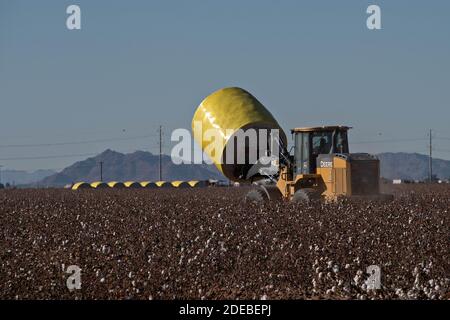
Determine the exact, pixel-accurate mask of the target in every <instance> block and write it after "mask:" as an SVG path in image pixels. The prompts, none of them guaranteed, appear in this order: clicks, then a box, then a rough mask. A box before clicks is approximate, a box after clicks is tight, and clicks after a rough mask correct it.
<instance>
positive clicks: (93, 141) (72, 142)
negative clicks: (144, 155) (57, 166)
mask: <svg viewBox="0 0 450 320" xmlns="http://www.w3.org/2000/svg"><path fill="white" fill-rule="evenodd" d="M150 137H155V134H147V135H143V136H134V137H123V138H120V137H117V138H106V139H96V140H81V141H68V142H55V143H34V144H7V145H0V148H30V147H53V146H66V145H76V144H90V143H99V142H112V141H127V140H138V139H145V138H150Z"/></svg>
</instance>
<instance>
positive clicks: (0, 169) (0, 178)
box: [0, 165, 3, 184]
mask: <svg viewBox="0 0 450 320" xmlns="http://www.w3.org/2000/svg"><path fill="white" fill-rule="evenodd" d="M2 167H3V166H2V165H0V184H2Z"/></svg>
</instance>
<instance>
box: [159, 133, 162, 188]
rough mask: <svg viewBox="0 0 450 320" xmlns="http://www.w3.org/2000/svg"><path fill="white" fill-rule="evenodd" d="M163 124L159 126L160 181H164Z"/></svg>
mask: <svg viewBox="0 0 450 320" xmlns="http://www.w3.org/2000/svg"><path fill="white" fill-rule="evenodd" d="M161 163H162V126H159V181H162V168H161Z"/></svg>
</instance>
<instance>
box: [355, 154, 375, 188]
mask: <svg viewBox="0 0 450 320" xmlns="http://www.w3.org/2000/svg"><path fill="white" fill-rule="evenodd" d="M350 163H351V184H352V194H353V195H370V194H378V193H379V191H380V162H379V160H378V159H375V158H372V159H354V160H352V161H351V162H350Z"/></svg>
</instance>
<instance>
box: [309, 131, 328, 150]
mask: <svg viewBox="0 0 450 320" xmlns="http://www.w3.org/2000/svg"><path fill="white" fill-rule="evenodd" d="M311 140H312V150H313V155H315V156H317V155H319V154H328V153H331V148H332V146H333V133H332V132H326V131H323V132H313V133H312V137H311Z"/></svg>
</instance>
